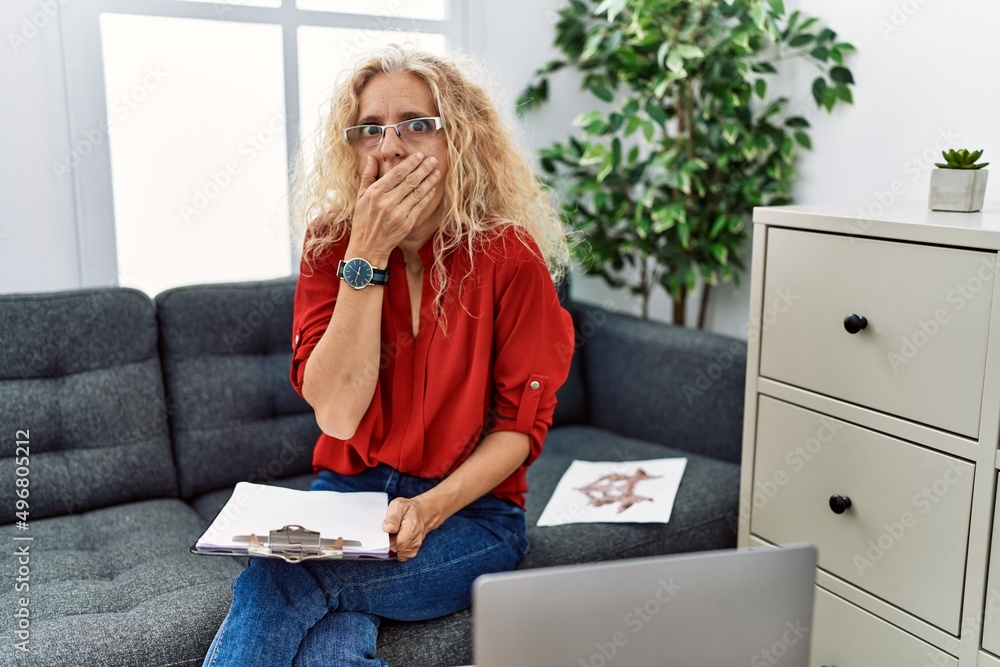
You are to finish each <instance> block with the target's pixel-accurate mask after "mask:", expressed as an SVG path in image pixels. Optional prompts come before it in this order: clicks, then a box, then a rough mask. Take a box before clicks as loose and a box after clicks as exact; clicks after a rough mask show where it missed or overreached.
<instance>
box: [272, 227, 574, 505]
mask: <svg viewBox="0 0 1000 667" xmlns="http://www.w3.org/2000/svg"><path fill="white" fill-rule="evenodd" d="M346 250H347V239H346V238H345V239H344V240H343V241H341V242H339V243H337V244H336V245H334V246H333V247H332V248H331V249H330V250H329V251H328V252H327V253H326V254H325V255H324V257H323V259H322V260H321V261H319V262H317V263H316V264H317V265H316V266H314V267H312V268H310V267H308V266H307V265H306V264H305V263H303V264H302V269H301V272H300V275H299V280H298V285H297V287H296V291H295V312H294V319H293V323H292V336H293V340H292V349H293V355H292V365H291V381H292V385H293V386H294V387H295V390H296V391H297V392H298V393H299V395H301V394H302V378H303V376H304V374H305V366H306V360H307V359H309V355H310V354H311V353H312V351H313V349H314V348H315V347H316V344H317V343H318V342H319V340H320V338H322V336H323V333H324V332H325V331H326V328H327V325H328V324H329V321H330V316H331V314H332V313H333V310H334V308H335V307H336V304H337V293H338V291H339V290H340V284H341V281H340V279H339V278H337V276H336V274H337V263H338V262H339V261H340V260H341V259H344V253H345V252H346ZM419 252H420V257H421V259H422V260H423V262H424V266H425V267H427V268H426V270H425V271H424V284H423V292H422V296H421V301H420V327H419V330H418V333H417V336H416V337H414V336H413V319H412V318H413V316H412V312H411V308H410V295H409V289H408V286H407V280H406V265H405V262H404V260H403V253H402V251H401V250H400V249H399V248H396V249H394V250H393V251H392V254H391V255H390V257H389V272H390V280H389V284H388V285H387V286H386V287H368V288H365V289H384V290H386V292H385V295H384V297H383V300H382V325H381V326H382V345H381V349H382V354H381V359H380V364H379V368H380V370H379V377H378V380H377V381H376V385H375V394H374V396H373V397H372V402H371V405H369V406H368V411H367V412H366V413H365V415H364V417H363V418H362V420H361V423H360V425H359V426H358V429H357V431H356V432H355V434H354V436H353V437H351V438H350V439H348V440H346V441H344V440H340V439H338V438H334V437H331V436H329V435H327V434H325V433H323V434H321V435H320V437H319V440H318V441H317V443H316V448H315V451H314V453H313V467H314V468H315V469H316V470H320V469H328V470H333V471H335V472H338V473H341V474H345V475H355V474H358V473H360V472H361V471H363V470H364V469H365V468H368V467H373V466H376V465H378V464H380V463H383V464H386V465H388V466H391V467H393V468H395V469H396V470H399V471H400V472H405V473H408V474H411V475H416V476H418V477H424V478H430V479H442V478H444V477H446V476H448V475H449V474H450V473H451V472H452V471H454V470H455V469H456V468H457V467H458V466H459V465H460V464H461V463H462V462H463V461H465V459H466V458H467V457H468V456H469V454H470V453H471V451H472V450H473V449H474V448H475V446H476V445H477V444H478V443H479V442H480V440H482V439H483V438H484V437H485V436H486V435H487V434H489V433H492V432H494V431H517V432H520V433H525V434H527V435H528V436H529V439H530V443H531V452H530V454H529V456H528V458H527V459H526V460H525V462H524V464H523V465H522V466H521V467H519V468H518V469H517V470H516V471H514V473H513V474H511V475H510V477H508V478H507V479H505V480H504V481H503V482H501V483H500V484H499V485H498V486H497V487H496V488H495V489H493V493H494V494H495V495H496V496H498V497H500V498H506V499H509V500H511V501H513V502H515V503H517V504H518V505H520V506H521V507H524V493H525V491H527V490H528V485H527V481H526V476H525V473H526V471H527V468H528V466H529V465H530V464H531V463H533V462H534V461H535V459H536V458H538V455H539V454H540V453H541V450H542V442H543V441H544V440H545V435H546V433H547V432H548V429H549V426H550V425H551V424H552V413H553V411H554V410H555V405H556V397H555V394H556V390H557V389H558V388H559V387H560V386H561V385H562V383H563V382H565V380H566V376H567V375H568V374H569V365H570V360H571V357H572V354H573V323H572V319H571V317H570V315H569V313H568V312H567V311H566V310H565V309H564V308H563V307H562V306H561V304H560V303H559V298H558V296H557V295H556V290H555V287H554V286H553V284H552V279H551V277H550V276H549V273H548V270H547V269H546V267H545V264H544V262H543V261H542V260H541V259H540V257H539V254H538V250H537V246H535V245H534V243H533V242H531V241H530V240H529V241H527V242H525V241H521V240H520V239H519V237H518V236H517V235H515V233H514V232H513V231H512V230H507V231H505V232H503V233H502V234H499V235H498V236H497V237H496V238H495V239H494V240H493V241H492V243H490V244H489V245H488V246H487V247H485V248H484V249H482V250H479V251H477V254H476V257H475V261H474V266H473V270H472V273H471V274H470V275H468V276H467V277H466V274H467V273H469V257H468V253H467V252H465V251H464V250H463V251H453V252H452V253H451V254H450V255H449V256H448V257H446V258H445V266H446V268H447V270H448V276H449V277H448V285H449V287H448V289H447V291H446V294H445V298H444V301H443V303H444V306H443V312H444V315H445V317H446V318H447V320H446V327H447V333H446V332H445V331H444V330H443V329H442V326H441V324H440V322H439V321H438V319H437V318H436V317H435V310H436V304H435V289H434V287H433V286H432V284H431V273H432V271H431V264H432V261H433V239H431V240H428V241H427V243H425V244H424V246H423V247H422V248H421V249H420V251H419ZM463 279H464V282H463V285H462V289H461V290H459V289H458V283H459V281H461V280H463ZM459 299H461V302H460V303H459Z"/></svg>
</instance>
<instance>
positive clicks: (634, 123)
mask: <svg viewBox="0 0 1000 667" xmlns="http://www.w3.org/2000/svg"><path fill="white" fill-rule="evenodd" d="M641 125H642V119H641V118H639V117H638V116H630V117H629V119H628V122H626V123H625V136H626V137H628V136H631V135H633V134H635V131H636V130H638V129H639V127H640V126H641Z"/></svg>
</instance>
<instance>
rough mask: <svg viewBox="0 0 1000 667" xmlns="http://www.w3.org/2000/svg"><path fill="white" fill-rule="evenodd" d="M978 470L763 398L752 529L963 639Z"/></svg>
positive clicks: (757, 446) (960, 461)
mask: <svg viewBox="0 0 1000 667" xmlns="http://www.w3.org/2000/svg"><path fill="white" fill-rule="evenodd" d="M973 468H974V466H973V465H972V464H970V463H967V462H965V461H962V460H961V459H957V458H955V457H952V456H947V455H945V454H941V453H939V452H935V451H932V450H929V449H926V448H924V447H921V446H918V445H914V444H911V443H908V442H904V441H902V440H897V439H895V438H890V437H888V436H885V435H882V434H879V433H876V432H874V431H870V430H867V429H864V428H861V427H858V426H854V425H852V424H848V423H846V422H842V421H839V420H835V419H831V418H829V417H826V416H823V415H821V414H819V413H816V412H812V411H810V410H806V409H803V408H800V407H797V406H794V405H790V404H788V403H784V402H781V401H777V400H775V399H772V398H769V397H767V396H760V397H759V400H758V406H757V444H756V448H755V454H754V471H753V495H752V506H753V513H752V517H751V520H750V530H751V532H752V533H754V534H755V535H758V536H759V537H762V538H764V539H765V540H767V541H769V542H772V543H775V544H787V543H793V542H810V543H812V544H815V545H816V547H817V549H818V550H819V566H820V567H821V568H823V569H824V570H826V571H827V572H830V573H831V574H833V575H836V576H838V577H841V578H842V579H845V580H847V581H849V582H851V583H853V584H854V585H856V586H859V587H861V588H864V589H866V590H868V591H869V592H871V593H872V594H874V595H877V596H879V597H881V598H883V599H884V600H886V601H888V602H890V603H892V604H895V605H897V606H899V607H901V608H902V609H904V610H905V611H907V612H909V613H911V614H913V615H915V616H919V617H920V618H922V619H924V620H926V621H928V622H929V623H933V624H935V625H937V626H938V627H940V628H942V629H943V630H945V631H947V632H950V633H952V634H956V635H957V634H958V630H959V619H960V614H961V602H962V588H963V582H964V574H965V555H966V550H967V546H968V536H969V517H970V513H971V506H972V482H973V477H974V475H973ZM835 495H836V496H842V497H847V498H849V499H850V507H849V508H848V509H846V511H844V512H843V513H840V514H837V513H835V512H834V511H833V510H832V509H831V505H830V499H831V497H832V496H835Z"/></svg>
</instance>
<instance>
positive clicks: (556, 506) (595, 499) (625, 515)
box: [538, 458, 687, 526]
mask: <svg viewBox="0 0 1000 667" xmlns="http://www.w3.org/2000/svg"><path fill="white" fill-rule="evenodd" d="M686 466H687V459H683V458H680V459H650V460H646V461H573V463H571V464H570V466H569V468H568V469H567V470H566V472H565V473H564V474H563V476H562V479H560V480H559V484H557V485H556V490H555V492H554V493H553V494H552V498H550V499H549V503H548V505H546V506H545V509H544V510H543V511H542V516H541V517H539V519H538V525H539V526H560V525H563V524H567V523H605V522H607V523H667V522H668V521H670V514H671V512H672V511H673V508H674V499H675V498H676V497H677V489H678V488H679V487H680V484H681V478H682V477H683V476H684V468H685V467H686Z"/></svg>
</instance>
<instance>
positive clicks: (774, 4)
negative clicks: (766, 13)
mask: <svg viewBox="0 0 1000 667" xmlns="http://www.w3.org/2000/svg"><path fill="white" fill-rule="evenodd" d="M768 2H769V3H770V5H771V11H772V12H773V13H774V15H775V16H784V15H785V3H784V2H782V0H768Z"/></svg>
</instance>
